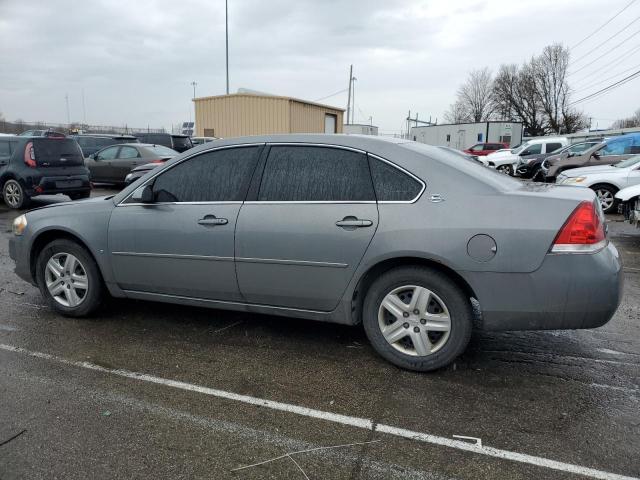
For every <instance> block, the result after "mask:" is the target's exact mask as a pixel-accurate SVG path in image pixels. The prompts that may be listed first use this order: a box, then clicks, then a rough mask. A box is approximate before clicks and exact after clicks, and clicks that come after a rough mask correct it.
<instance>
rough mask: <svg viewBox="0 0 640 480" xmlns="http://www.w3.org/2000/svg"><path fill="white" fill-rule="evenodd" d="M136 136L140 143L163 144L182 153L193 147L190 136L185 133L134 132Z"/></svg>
mask: <svg viewBox="0 0 640 480" xmlns="http://www.w3.org/2000/svg"><path fill="white" fill-rule="evenodd" d="M135 136H136V137H138V139H139V140H140V142H142V143H150V144H155V145H164V146H165V147H167V148H170V149H172V150H175V151H176V152H178V153H182V152H184V151H186V150H189V149H190V148H193V143H191V138H190V137H189V136H187V135H174V134H170V133H144V132H142V133H136V134H135Z"/></svg>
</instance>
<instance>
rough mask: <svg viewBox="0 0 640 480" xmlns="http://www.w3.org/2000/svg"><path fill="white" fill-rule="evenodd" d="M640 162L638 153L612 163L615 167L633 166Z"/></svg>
mask: <svg viewBox="0 0 640 480" xmlns="http://www.w3.org/2000/svg"><path fill="white" fill-rule="evenodd" d="M638 162H640V155H634V156H633V157H629V158H627V159H626V160H623V161H621V162H620V163H617V164H615V165H614V167H616V168H627V167H633V166H634V165H635V164H636V163H638Z"/></svg>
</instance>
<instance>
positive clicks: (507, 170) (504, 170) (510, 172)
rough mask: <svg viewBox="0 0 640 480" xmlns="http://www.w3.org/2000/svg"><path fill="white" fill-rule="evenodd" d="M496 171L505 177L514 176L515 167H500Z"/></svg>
mask: <svg viewBox="0 0 640 480" xmlns="http://www.w3.org/2000/svg"><path fill="white" fill-rule="evenodd" d="M496 170H498V171H499V172H500V173H504V174H505V175H513V167H512V166H511V165H500V166H499V167H498V168H496Z"/></svg>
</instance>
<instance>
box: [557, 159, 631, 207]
mask: <svg viewBox="0 0 640 480" xmlns="http://www.w3.org/2000/svg"><path fill="white" fill-rule="evenodd" d="M556 183H558V184H561V185H574V186H580V187H589V188H591V189H592V190H593V191H594V192H596V195H597V197H598V200H599V201H600V206H601V207H602V210H603V211H604V213H613V212H615V211H617V209H618V202H617V201H616V199H615V195H616V193H617V192H618V190H621V189H623V188H626V187H630V186H632V185H636V184H639V183H640V155H634V156H632V157H630V158H627V159H626V160H623V161H622V162H620V163H617V164H615V165H605V166H597V167H584V168H572V169H571V170H565V171H564V172H563V173H561V174H560V175H558V177H557V178H556Z"/></svg>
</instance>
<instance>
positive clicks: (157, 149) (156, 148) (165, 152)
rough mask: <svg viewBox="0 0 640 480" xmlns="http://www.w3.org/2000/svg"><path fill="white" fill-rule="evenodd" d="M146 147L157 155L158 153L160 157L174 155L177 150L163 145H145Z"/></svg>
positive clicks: (176, 153)
mask: <svg viewBox="0 0 640 480" xmlns="http://www.w3.org/2000/svg"><path fill="white" fill-rule="evenodd" d="M147 149H148V150H151V151H152V152H153V153H155V154H157V155H160V156H161V157H175V156H176V155H178V152H176V151H175V150H172V149H170V148H169V147H165V146H163V145H152V146H150V147H147Z"/></svg>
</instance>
